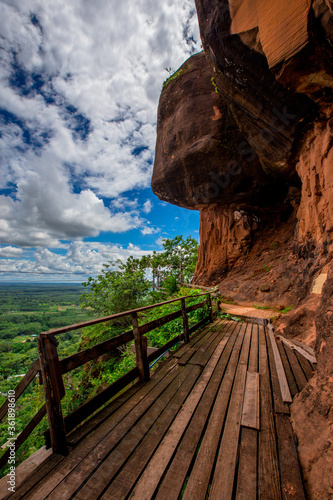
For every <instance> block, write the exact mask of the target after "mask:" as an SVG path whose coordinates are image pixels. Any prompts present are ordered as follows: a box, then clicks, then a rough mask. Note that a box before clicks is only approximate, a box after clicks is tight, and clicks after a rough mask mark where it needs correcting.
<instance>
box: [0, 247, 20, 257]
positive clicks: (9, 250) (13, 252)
mask: <svg viewBox="0 0 333 500" xmlns="http://www.w3.org/2000/svg"><path fill="white" fill-rule="evenodd" d="M22 253H23V250H22V248H16V247H2V248H0V257H9V258H15V257H21V255H22Z"/></svg>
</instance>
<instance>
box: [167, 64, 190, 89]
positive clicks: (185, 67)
mask: <svg viewBox="0 0 333 500" xmlns="http://www.w3.org/2000/svg"><path fill="white" fill-rule="evenodd" d="M166 69H167V71H169V70H171V68H166ZM189 69H190V65H189V63H187V65H186V66H181V67H180V68H178V69H177V70H176V71H175V72H174V73H173V74H172V75H171V76H169V78H167V79H166V80H165V81H164V82H163V88H165V87H166V86H167V85H168V84H169V83H170V82H172V81H173V80H176V78H178V76H180V75H181V74H182V73H184V72H185V71H188V70H189Z"/></svg>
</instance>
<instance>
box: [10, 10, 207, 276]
mask: <svg viewBox="0 0 333 500" xmlns="http://www.w3.org/2000/svg"><path fill="white" fill-rule="evenodd" d="M200 50H201V43H200V37H199V29H198V25H197V17H196V12H195V7H194V0H163V1H162V0H135V1H134V0H121V1H120V0H94V1H91V0H70V1H68V0H47V1H45V0H0V283H1V282H8V281H10V282H16V281H18V282H22V281H31V282H42V281H45V282H56V281H59V282H68V281H75V282H82V281H85V280H86V278H87V277H88V276H95V275H96V274H98V273H99V272H100V271H101V269H102V265H103V264H104V263H107V262H109V261H110V260H113V259H116V258H122V259H126V258H127V257H128V256H130V255H133V256H135V257H139V256H141V255H144V254H147V253H151V252H152V251H153V250H157V251H158V250H161V249H162V246H161V242H162V240H163V238H173V237H174V236H176V235H178V234H183V235H184V236H188V235H191V236H192V237H195V238H199V234H198V229H199V215H198V212H196V211H189V210H185V209H181V208H179V207H176V206H173V205H170V204H167V203H164V202H162V201H160V200H159V199H158V198H157V197H156V196H155V195H154V194H153V193H152V191H151V188H150V180H151V174H152V169H153V162H154V149H155V141H156V116H157V106H158V100H159V96H160V92H161V89H162V85H163V81H164V80H165V79H166V78H167V77H168V76H169V72H170V71H173V70H176V69H177V68H178V67H179V66H180V65H181V64H182V63H183V62H184V61H185V60H186V59H187V58H188V57H190V56H191V55H192V54H193V53H196V52H199V51H200Z"/></svg>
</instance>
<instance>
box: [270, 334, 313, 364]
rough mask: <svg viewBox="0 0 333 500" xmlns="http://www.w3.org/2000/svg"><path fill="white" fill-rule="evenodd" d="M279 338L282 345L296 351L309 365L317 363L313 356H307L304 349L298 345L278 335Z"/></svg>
mask: <svg viewBox="0 0 333 500" xmlns="http://www.w3.org/2000/svg"><path fill="white" fill-rule="evenodd" d="M279 338H280V339H281V340H282V342H283V343H284V344H286V345H287V346H288V347H290V349H293V350H295V351H298V352H299V353H300V354H302V356H304V358H306V359H307V360H308V361H310V363H312V364H315V363H317V360H316V358H315V357H314V356H312V355H311V354H309V353H308V352H307V351H306V350H305V349H303V348H302V347H300V346H299V345H297V344H295V343H294V342H293V341H292V340H290V339H285V338H284V337H283V336H282V335H279Z"/></svg>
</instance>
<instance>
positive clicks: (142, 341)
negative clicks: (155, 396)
mask: <svg viewBox="0 0 333 500" xmlns="http://www.w3.org/2000/svg"><path fill="white" fill-rule="evenodd" d="M131 317H132V324H133V334H134V343H135V362H136V367H137V369H138V372H139V380H140V381H141V382H147V381H148V380H149V378H150V374H149V363H148V359H147V338H146V337H143V335H142V333H141V328H140V327H139V322H138V315H137V313H132V315H131Z"/></svg>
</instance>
